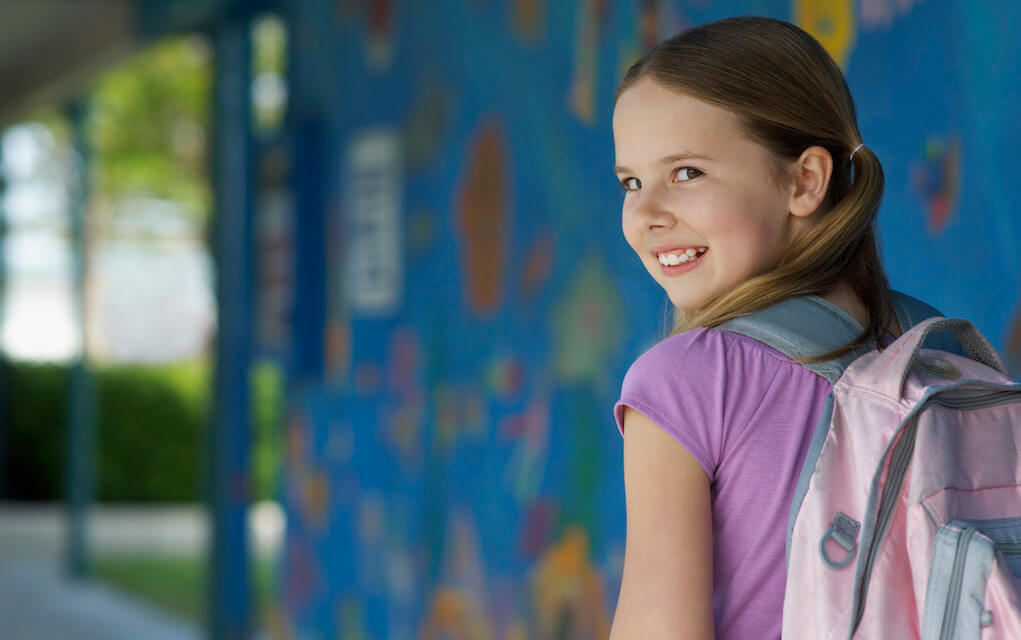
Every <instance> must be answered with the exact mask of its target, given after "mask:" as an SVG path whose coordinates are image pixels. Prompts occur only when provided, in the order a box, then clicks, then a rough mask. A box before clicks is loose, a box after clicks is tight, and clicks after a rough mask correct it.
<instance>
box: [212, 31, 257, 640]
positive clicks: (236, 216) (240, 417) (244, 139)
mask: <svg viewBox="0 0 1021 640" xmlns="http://www.w3.org/2000/svg"><path fill="white" fill-rule="evenodd" d="M213 40H214V50H215V56H216V82H215V105H214V110H215V113H214V122H213V135H214V147H213V182H214V192H215V214H214V220H213V225H214V229H213V245H214V247H213V249H214V255H215V259H216V285H217V286H216V300H217V307H218V311H219V318H218V330H217V333H218V335H217V340H216V363H215V368H216V371H215V375H214V389H213V392H214V407H215V409H214V416H213V423H212V428H211V430H210V441H209V452H210V455H209V462H210V473H209V479H210V483H209V490H210V495H209V504H210V512H211V516H212V518H211V519H212V539H211V543H212V544H211V548H210V550H209V552H210V555H211V557H210V562H209V567H210V569H211V571H210V575H209V581H208V587H209V598H208V605H209V611H208V624H209V637H210V638H213V639H214V640H228V639H229V640H240V639H242V638H248V637H250V635H251V629H252V611H251V600H252V598H251V585H250V580H249V570H248V539H247V527H246V515H247V508H248V504H249V500H250V479H249V476H250V473H249V469H248V466H249V465H248V460H249V453H250V448H251V427H250V418H249V406H250V403H249V382H248V372H249V363H250V360H251V349H252V326H251V325H252V291H251V289H252V240H253V239H252V218H253V202H252V200H253V198H252V194H253V185H254V176H253V162H252V149H253V146H254V145H253V141H252V137H251V127H250V121H251V113H250V100H249V83H250V81H249V67H250V58H251V38H250V33H249V24H248V20H247V19H242V18H241V17H237V18H234V19H231V20H227V21H225V22H223V23H221V24H219V25H218V26H216V27H215V29H214V31H213Z"/></svg>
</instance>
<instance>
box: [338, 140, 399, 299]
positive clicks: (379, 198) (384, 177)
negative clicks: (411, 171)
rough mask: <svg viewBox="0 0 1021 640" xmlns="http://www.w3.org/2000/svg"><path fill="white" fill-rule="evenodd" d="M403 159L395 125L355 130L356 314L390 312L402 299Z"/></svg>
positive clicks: (352, 230)
mask: <svg viewBox="0 0 1021 640" xmlns="http://www.w3.org/2000/svg"><path fill="white" fill-rule="evenodd" d="M402 158H403V153H402V149H401V138H400V134H399V131H398V130H397V129H393V128H374V129H369V130H365V131H362V132H360V133H357V134H355V135H354V137H353V138H352V140H351V142H350V144H349V146H348V149H347V158H346V163H345V171H346V180H345V183H344V184H346V186H347V191H346V194H347V196H346V200H345V202H346V205H347V206H346V207H345V210H346V214H347V215H346V219H347V225H346V232H347V242H346V247H347V251H346V256H347V263H346V264H347V269H346V271H347V278H346V281H347V297H348V300H349V302H350V305H351V310H352V312H354V313H358V314H363V315H364V314H367V315H386V314H391V313H394V312H396V311H397V309H398V307H399V306H400V303H401V295H402V289H403V274H404V264H403V256H402V253H401V207H402V205H403V203H402V192H403V188H404V177H403V174H402V167H401V163H402Z"/></svg>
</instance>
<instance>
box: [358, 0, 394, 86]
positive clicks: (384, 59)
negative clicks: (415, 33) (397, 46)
mask: <svg viewBox="0 0 1021 640" xmlns="http://www.w3.org/2000/svg"><path fill="white" fill-rule="evenodd" d="M366 4H367V8H368V14H367V15H366V29H365V65H366V66H367V67H368V69H369V70H370V71H373V72H375V73H382V72H384V71H386V70H388V69H389V68H390V64H391V63H392V62H393V58H394V34H395V32H396V30H397V27H396V16H395V15H394V14H395V13H396V2H394V0H367V2H366Z"/></svg>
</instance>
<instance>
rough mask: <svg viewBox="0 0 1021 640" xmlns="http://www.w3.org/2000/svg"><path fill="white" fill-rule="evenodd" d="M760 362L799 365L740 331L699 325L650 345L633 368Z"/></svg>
mask: <svg viewBox="0 0 1021 640" xmlns="http://www.w3.org/2000/svg"><path fill="white" fill-rule="evenodd" d="M749 360H755V361H760V362H761V364H762V365H763V366H772V367H775V366H777V365H778V364H781V363H783V364H790V365H795V366H799V367H800V365H798V363H796V362H794V361H793V360H791V359H790V358H788V357H787V356H785V355H784V354H782V353H780V352H779V351H777V350H776V349H774V348H772V347H770V346H768V345H766V344H764V343H762V342H759V341H758V340H755V339H754V338H749V337H748V336H744V335H741V334H737V333H733V332H731V331H726V330H723V329H715V328H710V327H698V328H695V329H691V330H690V331H684V332H681V333H677V334H674V335H672V336H669V337H667V338H664V339H663V340H660V341H659V342H657V343H656V344H654V345H652V346H651V347H649V348H648V349H647V350H646V351H645V352H643V353H642V355H640V356H639V357H638V358H637V359H636V360H635V362H634V364H633V365H632V367H635V366H638V367H639V368H642V369H646V368H649V369H657V368H665V369H673V368H675V367H677V365H679V364H682V365H687V366H692V367H703V368H705V367H709V368H718V367H729V366H731V365H734V364H738V363H743V364H750V362H749Z"/></svg>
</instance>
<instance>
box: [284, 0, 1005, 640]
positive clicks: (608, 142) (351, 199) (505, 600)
mask: <svg viewBox="0 0 1021 640" xmlns="http://www.w3.org/2000/svg"><path fill="white" fill-rule="evenodd" d="M327 4H332V6H333V14H334V15H333V19H332V20H331V21H330V25H331V28H332V29H335V30H336V32H337V37H336V38H335V39H334V44H333V45H331V46H335V47H336V49H335V50H331V51H328V52H323V53H322V55H323V56H326V57H327V58H328V59H330V60H333V61H335V64H336V75H335V77H333V78H332V81H333V82H336V83H338V85H339V88H340V90H338V91H337V92H335V93H336V100H337V103H336V104H334V105H332V107H331V111H330V117H331V118H332V119H333V121H332V124H331V128H330V136H329V140H330V143H329V144H330V145H332V146H331V147H330V155H331V159H330V166H331V167H332V168H331V169H330V171H332V172H333V173H332V174H330V175H335V176H338V177H339V178H340V180H339V181H338V184H337V188H336V193H335V194H333V195H332V196H331V197H332V198H334V199H335V200H336V203H339V204H334V205H333V206H332V207H331V208H330V210H329V212H328V220H327V225H328V228H327V236H328V237H327V238H326V239H325V244H327V245H328V249H327V250H328V251H329V256H328V259H327V261H326V264H327V269H328V270H329V271H330V273H329V277H328V278H327V282H326V286H327V287H328V289H329V291H328V298H329V300H328V302H327V305H326V306H327V307H328V312H327V314H328V317H327V318H326V319H325V323H324V324H325V327H324V332H325V334H324V335H301V336H296V337H295V340H298V341H300V340H308V341H311V343H312V344H314V345H316V347H315V348H317V349H323V348H325V356H326V357H325V367H324V368H325V373H324V376H323V380H319V381H316V380H312V381H308V382H305V383H303V384H302V385H300V386H298V387H296V388H294V389H292V390H291V395H290V397H289V398H288V401H289V407H290V411H289V412H288V416H289V418H288V421H287V423H286V425H285V427H284V436H285V438H284V439H285V443H286V451H285V456H284V457H285V471H284V474H283V477H282V481H281V498H282V500H283V502H284V506H285V510H286V513H287V540H286V544H285V545H284V552H283V553H284V558H283V567H282V570H281V573H280V578H279V583H278V591H279V593H278V597H277V598H276V601H275V603H274V605H273V606H272V607H271V613H270V616H269V625H268V626H269V630H270V633H271V636H272V637H274V638H277V639H284V638H286V639H289V640H290V639H293V640H304V639H311V638H317V639H318V638H345V639H357V640H370V639H371V640H383V639H392V640H469V639H470V640H525V639H546V638H567V639H571V640H582V639H585V640H588V639H593V640H594V639H597V638H606V637H607V635H608V633H609V627H610V624H611V619H612V612H613V611H614V609H615V606H616V597H617V593H618V590H619V585H620V577H621V572H622V567H623V554H624V532H625V510H624V507H625V505H624V493H623V478H622V467H621V459H622V448H621V439H620V436H619V434H618V433H617V430H616V427H615V425H614V422H613V418H612V413H611V409H612V406H613V402H614V401H615V399H616V397H617V393H618V392H619V386H620V383H621V380H622V379H623V376H624V373H625V371H626V370H627V367H628V365H629V364H630V363H631V362H632V361H633V359H634V358H635V357H636V356H637V355H638V354H640V353H641V352H642V351H644V350H645V349H646V348H648V347H649V346H651V344H652V343H654V342H655V341H656V340H658V339H661V338H662V337H663V335H664V330H665V325H664V311H665V307H664V305H665V304H666V299H665V296H663V294H662V292H661V291H660V290H659V289H658V288H657V287H656V285H655V283H653V282H652V280H651V279H650V278H649V277H648V275H647V274H646V273H645V270H644V268H643V267H642V265H641V264H640V262H639V261H638V260H637V259H636V258H635V256H634V255H633V253H632V252H631V250H630V249H629V248H628V247H627V245H626V243H625V242H624V239H623V237H622V235H621V232H620V204H621V195H620V190H619V187H618V186H617V184H616V183H615V180H614V178H613V175H612V170H611V167H612V164H613V148H612V136H611V131H610V118H611V116H612V100H613V95H614V92H615V89H616V82H617V81H618V80H619V78H620V77H621V75H622V74H623V72H624V71H625V70H626V67H627V65H629V64H631V62H633V61H634V60H635V59H637V58H638V56H640V55H641V54H642V53H643V52H644V51H646V50H648V49H649V48H650V47H651V46H653V45H654V44H655V42H657V41H658V40H660V39H662V38H664V37H666V36H668V35H670V34H672V33H674V32H676V31H677V30H680V29H682V28H684V27H685V26H687V25H690V24H698V23H700V22H704V21H707V20H712V19H716V18H720V17H724V16H726V15H735V14H739V13H742V12H744V11H748V12H752V13H756V14H766V15H773V16H776V17H780V18H785V19H788V20H792V21H796V22H797V23H799V24H801V25H802V26H803V27H804V28H806V29H807V30H809V31H811V32H812V33H814V34H815V35H816V36H817V37H818V38H819V39H820V40H821V41H822V42H823V44H824V45H825V46H826V48H827V49H828V50H829V51H830V52H831V53H832V54H833V55H834V57H835V58H836V59H837V61H838V62H839V63H840V64H841V66H842V68H843V69H844V70H845V73H846V74H847V78H848V82H849V84H850V87H851V90H852V93H853V94H854V97H855V100H856V104H857V107H858V113H859V120H860V124H861V129H862V135H863V137H864V140H865V141H866V143H867V144H868V145H869V147H870V149H872V150H873V151H874V152H875V153H877V154H878V155H879V157H880V159H881V160H882V161H883V165H884V170H885V172H886V195H885V199H884V204H883V208H882V210H881V213H880V227H881V229H880V230H881V235H882V240H883V248H884V256H885V260H886V262H887V265H888V269H889V273H890V277H891V280H892V282H893V284H894V285H895V286H896V287H897V288H899V289H901V290H904V291H906V292H908V293H912V294H915V295H918V296H920V297H923V298H926V299H928V300H930V301H932V302H933V303H934V304H936V305H937V306H939V307H940V308H942V309H943V310H944V311H945V312H946V313H948V314H950V315H962V316H966V317H969V318H971V319H972V320H974V321H975V322H976V324H977V325H978V326H979V328H980V329H981V330H982V331H983V333H985V334H986V335H987V336H988V337H989V338H990V339H991V340H993V341H994V343H996V344H997V345H998V346H1000V347H1001V349H1002V350H1003V352H1004V355H1005V356H1006V359H1007V360H1008V362H1009V363H1010V365H1011V367H1012V368H1013V370H1014V372H1015V373H1021V249H1019V247H1021V235H1019V234H1021V222H1018V221H1017V214H1016V212H1017V211H1019V210H1021V188H1018V187H1017V186H1016V185H1015V181H1014V180H1013V179H1012V178H1013V174H1012V173H1010V172H1008V171H1007V170H1006V168H1007V167H1010V166H1012V165H1011V162H1013V156H1014V155H1015V150H1016V149H1017V148H1018V147H1019V146H1021V129H1019V128H1018V127H1017V126H1016V124H1014V123H1017V122H1021V113H1019V111H1021V105H1019V104H1018V103H1017V100H1014V99H1013V98H1012V95H1011V93H1010V92H1011V91H1013V90H1014V89H1013V87H1016V86H1017V79H1018V76H1021V62H1018V61H1021V50H1019V48H1021V43H1019V42H1017V41H1015V40H1016V39H1009V41H1008V39H1005V38H1003V37H1001V36H1000V35H997V34H999V33H1000V31H998V26H997V25H998V24H1008V23H1010V20H1015V21H1016V20H1018V19H1021V5H1019V4H1017V3H1008V2H1005V1H1003V2H997V3H995V4H996V6H997V11H989V12H986V11H984V10H981V11H980V10H978V9H975V8H974V7H975V6H977V3H972V4H966V3H954V2H951V0H928V1H922V0H856V1H852V0H797V1H795V2H790V1H789V0H784V1H781V0H764V1H756V2H750V1H748V0H733V1H729V2H714V1H710V0H688V1H677V0H576V1H572V2H565V3H560V2H550V1H549V0H508V1H507V2H492V1H491V0H473V1H472V2H453V1H451V0H440V1H438V2H435V3H397V2H392V0H387V1H379V2H377V1H374V0H373V1H371V2H370V1H369V0H331V3H327ZM950 7H955V10H954V11H950V10H948V9H949V8H950ZM991 16H992V17H991ZM923 39H924V46H921V45H918V44H917V43H919V42H920V41H921V40H923ZM934 59H938V60H939V64H933V63H932V60H934ZM990 104H994V105H996V109H989V108H988V105H990ZM331 202H332V200H331ZM990 273H995V274H996V277H990V276H989V274H990ZM295 286H297V287H299V288H300V287H301V286H303V282H302V281H301V279H300V278H296V280H295Z"/></svg>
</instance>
